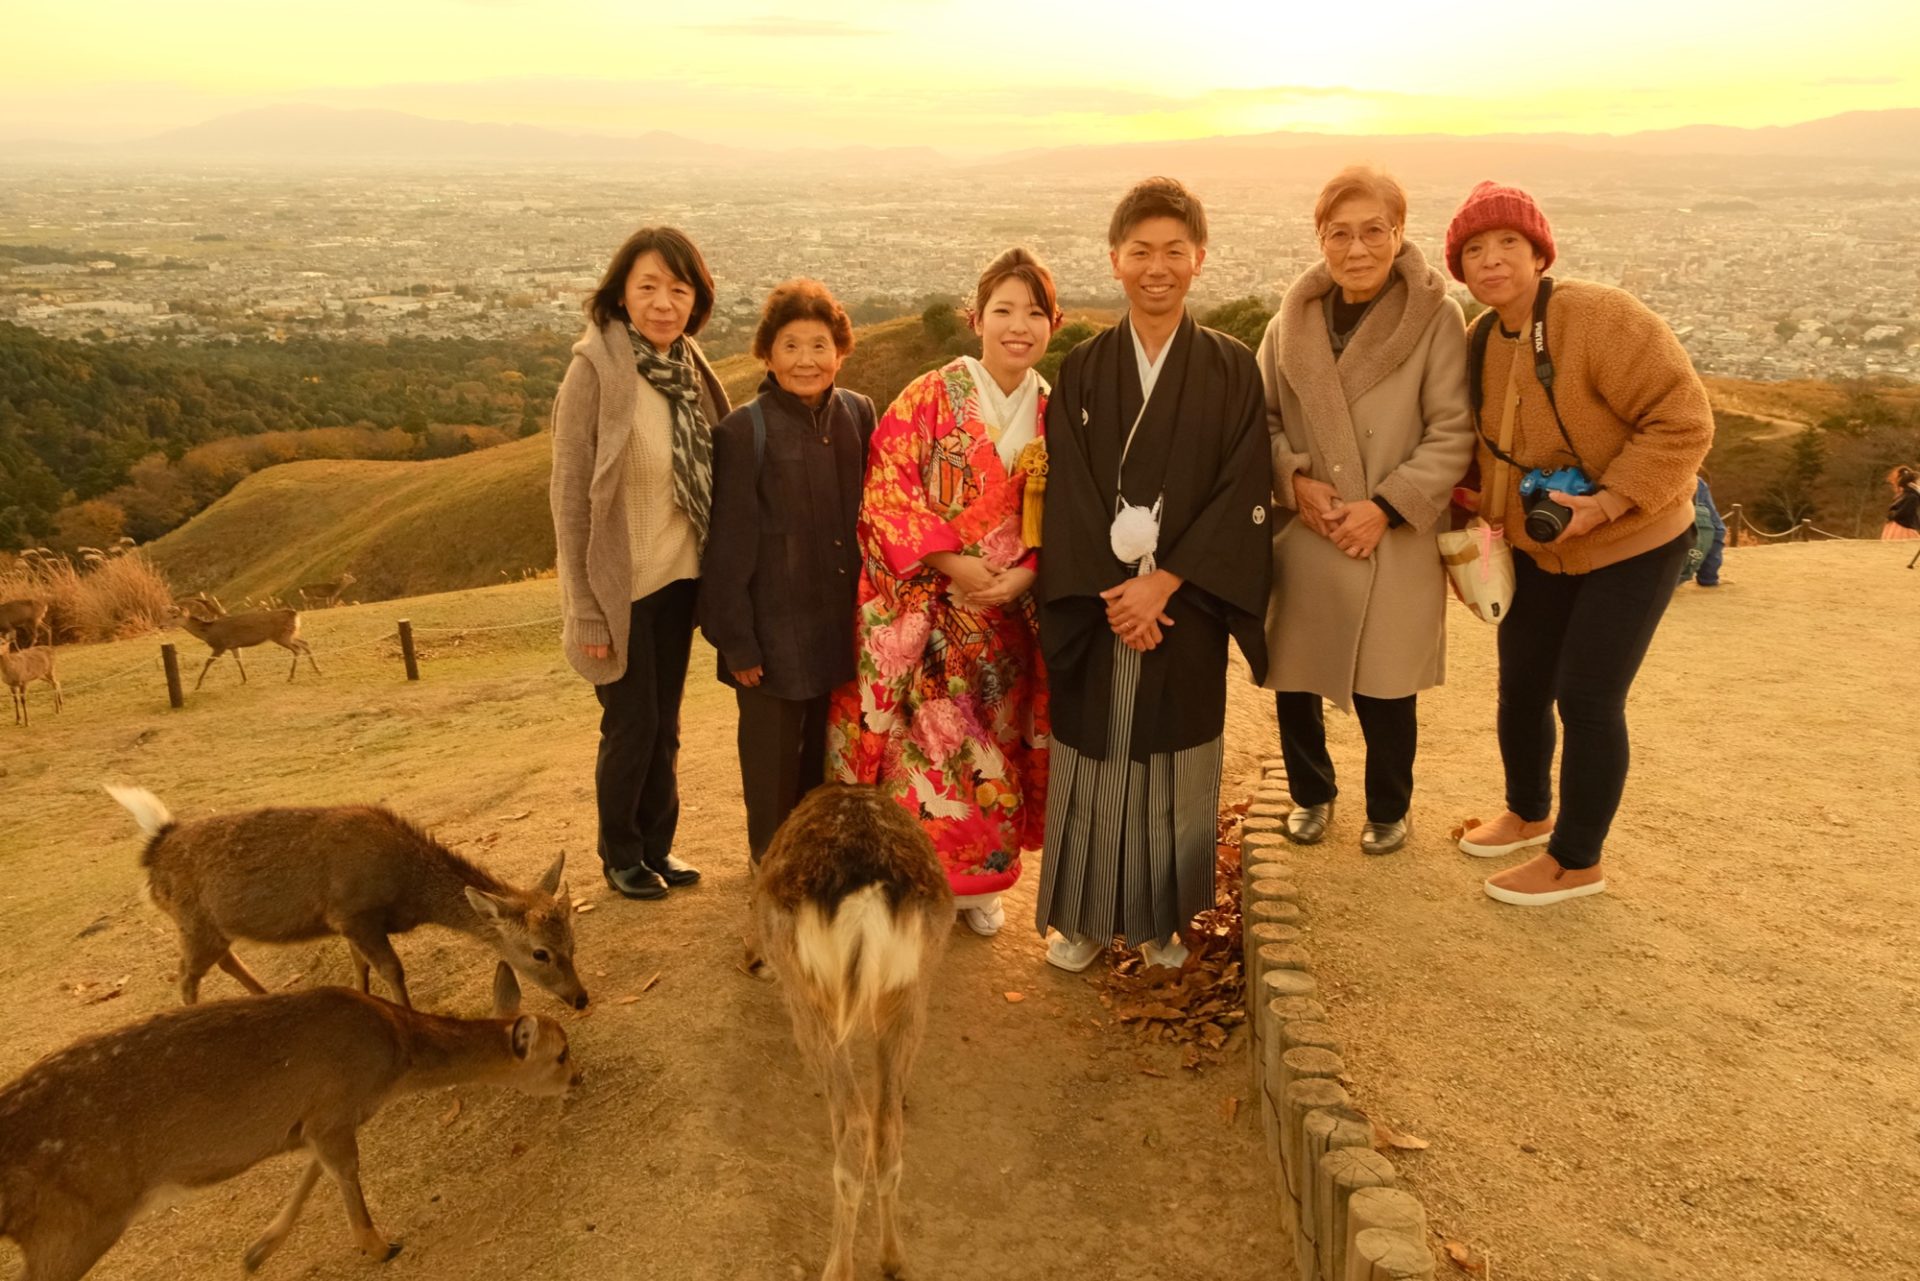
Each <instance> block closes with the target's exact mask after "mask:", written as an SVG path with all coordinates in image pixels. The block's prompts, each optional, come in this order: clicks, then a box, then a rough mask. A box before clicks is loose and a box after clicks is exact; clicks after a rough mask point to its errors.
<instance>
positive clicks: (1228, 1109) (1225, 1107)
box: [1220, 1094, 1240, 1125]
mask: <svg viewBox="0 0 1920 1281" xmlns="http://www.w3.org/2000/svg"><path fill="white" fill-rule="evenodd" d="M1239 1116H1240V1096H1239V1095H1237V1094H1233V1095H1229V1096H1228V1097H1226V1098H1224V1099H1221V1100H1220V1119H1221V1120H1222V1121H1225V1122H1226V1123H1227V1124H1228V1125H1232V1124H1233V1123H1234V1121H1235V1120H1237V1119H1238V1118H1239Z"/></svg>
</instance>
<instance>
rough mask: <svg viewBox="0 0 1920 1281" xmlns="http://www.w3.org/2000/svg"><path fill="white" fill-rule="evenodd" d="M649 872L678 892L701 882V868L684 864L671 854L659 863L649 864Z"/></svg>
mask: <svg viewBox="0 0 1920 1281" xmlns="http://www.w3.org/2000/svg"><path fill="white" fill-rule="evenodd" d="M647 870H648V871H650V872H652V873H653V874H654V875H655V876H657V877H659V878H660V879H661V880H663V881H665V882H666V883H667V884H668V885H669V886H671V887H672V888H674V889H676V890H683V889H685V888H686V887H687V886H689V885H694V884H697V883H698V882H699V880H700V869H699V868H697V867H694V866H692V865H691V864H688V863H682V862H681V861H680V860H679V859H677V858H675V857H674V856H673V855H671V854H669V855H667V856H666V858H664V859H662V860H661V861H660V862H658V863H652V862H650V863H648V864H647Z"/></svg>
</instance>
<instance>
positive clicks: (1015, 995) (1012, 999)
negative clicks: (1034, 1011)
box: [1001, 992, 1027, 1005]
mask: <svg viewBox="0 0 1920 1281" xmlns="http://www.w3.org/2000/svg"><path fill="white" fill-rule="evenodd" d="M1001 995H1002V996H1004V997H1006V998H1007V1004H1008V1005H1018V1004H1020V1002H1022V1001H1024V1000H1026V999H1027V994H1026V993H1025V992H1002V993H1001Z"/></svg>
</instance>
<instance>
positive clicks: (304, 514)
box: [147, 434, 553, 607]
mask: <svg viewBox="0 0 1920 1281" xmlns="http://www.w3.org/2000/svg"><path fill="white" fill-rule="evenodd" d="M549 457H550V445H549V441H548V439H547V437H546V436H545V435H544V434H542V435H540V436H535V437H531V438H529V439H527V440H521V441H515V442H514V443H512V444H509V445H501V446H499V447H497V448H495V449H486V450H481V451H480V452H478V453H473V454H464V455H461V456H460V457H457V458H445V459H439V460H436V461H434V462H425V463H383V462H346V461H326V462H302V463H288V464H286V465H284V466H281V467H272V468H269V469H267V470H266V471H263V472H259V473H256V474H255V475H253V476H250V477H248V478H247V479H246V480H245V481H242V482H241V483H240V484H239V485H238V486H236V487H235V488H234V490H233V492H232V493H230V494H228V495H227V496H226V497H225V498H222V499H221V500H220V501H219V502H217V503H215V504H214V505H213V506H211V507H209V508H208V509H207V510H206V511H204V512H202V513H200V515H198V516H196V517H194V518H193V519H192V520H191V521H189V522H187V524H185V525H183V526H181V527H180V528H179V529H176V530H175V531H173V532H172V533H171V534H168V535H167V536H166V537H164V538H161V539H159V540H157V541H155V542H154V543H152V544H150V545H149V546H148V548H147V550H148V553H149V554H150V555H151V556H152V558H153V560H154V561H155V563H157V564H158V565H159V566H160V567H161V568H162V569H164V570H165V571H166V573H167V575H168V577H169V578H170V579H172V581H173V583H174V586H175V587H176V588H177V589H179V590H180V591H182V592H190V591H201V590H206V591H211V592H213V593H214V594H215V595H218V596H219V597H221V599H222V600H223V601H225V602H226V604H227V605H228V606H229V607H232V606H234V605H235V604H236V602H237V601H238V600H242V599H245V598H248V597H252V598H255V599H265V598H267V597H270V596H280V597H283V598H286V599H289V600H292V599H295V598H294V596H293V591H294V589H295V588H296V587H298V586H299V585H300V584H301V583H312V582H321V581H326V580H330V579H333V578H336V577H337V576H338V575H339V573H340V571H341V570H343V569H347V570H351V571H352V573H353V575H354V578H355V579H356V580H357V581H356V582H355V583H354V584H353V585H352V586H351V587H350V588H348V589H347V592H346V598H347V599H348V600H382V599H386V598H388V597H394V596H415V595H421V594H424V593H427V592H436V591H451V590H454V589H457V588H463V587H484V586H486V585H488V584H490V583H498V582H500V581H501V579H502V578H503V577H505V578H508V579H517V578H520V577H522V576H523V575H524V574H525V572H526V571H528V570H544V569H547V568H549V567H551V566H552V564H553V523H552V519H551V517H550V516H549V514H548V510H547V474H548V468H549Z"/></svg>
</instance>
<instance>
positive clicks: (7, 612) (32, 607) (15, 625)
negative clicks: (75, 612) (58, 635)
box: [0, 597, 53, 645]
mask: <svg viewBox="0 0 1920 1281" xmlns="http://www.w3.org/2000/svg"><path fill="white" fill-rule="evenodd" d="M22 633H24V639H23V640H19V641H17V642H16V643H24V644H27V645H37V644H39V643H40V641H41V637H42V636H44V637H45V638H46V643H47V644H49V645H51V644H52V643H53V628H52V627H51V626H50V625H49V624H48V623H47V602H45V601H43V600H33V599H31V598H26V597H23V598H22V599H20V600H10V601H6V602H4V603H0V635H5V636H12V637H20V636H21V634H22Z"/></svg>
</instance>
